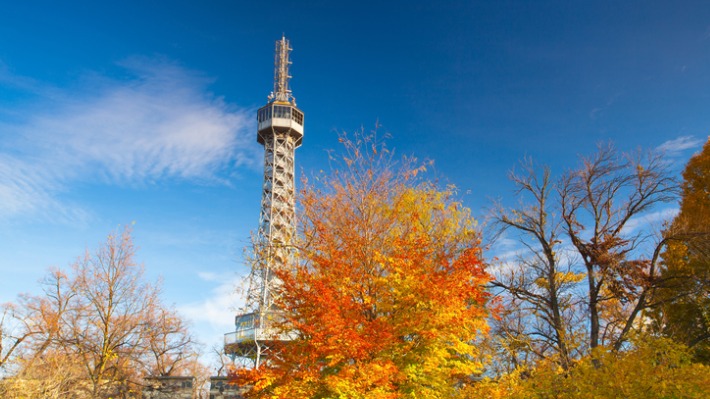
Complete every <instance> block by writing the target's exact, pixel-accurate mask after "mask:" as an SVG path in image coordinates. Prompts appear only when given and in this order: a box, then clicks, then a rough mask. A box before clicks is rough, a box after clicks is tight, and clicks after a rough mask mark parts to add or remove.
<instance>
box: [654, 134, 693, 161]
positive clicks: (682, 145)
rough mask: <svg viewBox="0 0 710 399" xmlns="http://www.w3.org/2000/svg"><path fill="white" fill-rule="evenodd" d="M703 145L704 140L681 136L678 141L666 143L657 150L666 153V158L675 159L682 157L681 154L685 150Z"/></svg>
mask: <svg viewBox="0 0 710 399" xmlns="http://www.w3.org/2000/svg"><path fill="white" fill-rule="evenodd" d="M702 144H703V140H700V139H697V138H695V137H693V136H681V137H678V138H676V139H673V140H668V141H666V142H665V143H663V144H661V145H659V146H658V147H656V150H658V151H660V152H662V153H664V154H665V155H666V156H669V157H675V156H678V155H680V153H681V152H683V151H685V150H689V149H692V148H697V147H700V146H701V145H702Z"/></svg>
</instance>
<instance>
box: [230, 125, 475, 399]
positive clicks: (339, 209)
mask: <svg viewBox="0 0 710 399" xmlns="http://www.w3.org/2000/svg"><path fill="white" fill-rule="evenodd" d="M341 142H342V143H343V144H344V150H345V151H344V154H343V155H342V156H340V157H334V158H333V160H334V162H336V163H337V164H338V165H339V166H340V167H341V168H339V169H337V168H336V169H335V170H334V171H333V172H332V173H331V174H321V175H319V176H318V177H317V178H316V179H315V181H314V182H311V181H304V186H305V187H304V188H303V190H302V191H301V195H300V207H301V211H300V221H299V233H300V236H299V238H298V245H297V247H298V260H297V261H296V262H295V263H294V264H293V265H291V267H289V268H286V269H283V270H279V271H277V274H278V277H279V278H280V279H281V281H283V285H282V287H283V292H282V293H281V295H280V296H279V298H280V299H279V300H278V301H279V303H278V306H279V307H280V308H281V309H283V310H284V311H285V315H286V316H285V317H286V320H285V323H284V325H283V326H282V328H283V329H285V330H288V331H291V332H292V333H293V334H295V339H294V340H292V341H289V342H288V343H287V344H286V345H285V346H283V347H282V348H280V350H278V352H277V353H276V354H275V355H274V356H272V357H271V358H270V360H269V361H268V362H266V363H265V364H263V365H262V366H261V367H259V368H258V369H255V370H238V371H237V373H236V379H237V381H239V382H240V383H242V384H246V385H248V386H250V387H251V390H250V392H248V393H247V396H248V397H269V398H332V397H340V398H415V397H426V398H444V397H451V395H452V394H453V393H454V392H455V391H456V390H457V389H458V387H461V386H462V385H464V384H466V383H467V382H470V379H471V377H472V376H474V375H475V374H477V373H480V372H481V371H482V367H483V359H481V357H480V356H479V351H478V349H477V347H476V340H477V339H478V338H479V337H480V336H481V334H482V333H483V332H485V331H486V329H487V323H486V317H487V315H488V312H487V310H486V302H487V293H486V291H485V289H484V284H485V283H486V282H487V281H488V276H487V275H486V273H485V271H484V269H483V262H482V259H481V250H480V248H479V244H480V239H479V233H478V232H477V230H476V228H475V221H474V220H473V219H472V217H471V216H470V212H469V210H468V209H467V208H465V207H464V206H462V205H461V203H460V202H458V201H457V200H456V198H455V190H454V188H453V187H447V188H444V189H440V188H438V187H436V185H435V184H433V183H431V182H427V181H425V180H422V179H421V178H420V177H419V176H418V174H419V173H421V172H424V170H425V165H421V166H417V165H416V164H415V160H413V159H405V160H403V161H402V162H401V163H399V164H397V163H395V162H394V161H393V160H392V154H391V152H389V151H388V150H387V149H386V148H385V146H384V145H382V143H380V142H377V141H376V140H375V138H374V136H367V137H362V136H356V137H355V139H354V140H353V141H351V140H349V139H347V138H345V137H343V138H342V139H341Z"/></svg>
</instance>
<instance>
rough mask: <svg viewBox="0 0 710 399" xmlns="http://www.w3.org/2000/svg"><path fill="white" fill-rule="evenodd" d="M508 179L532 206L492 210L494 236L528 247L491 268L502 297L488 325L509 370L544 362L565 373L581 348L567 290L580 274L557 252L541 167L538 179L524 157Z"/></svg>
mask: <svg viewBox="0 0 710 399" xmlns="http://www.w3.org/2000/svg"><path fill="white" fill-rule="evenodd" d="M510 179H511V180H512V181H513V183H514V184H515V186H516V193H517V195H518V196H519V197H521V198H525V199H526V200H530V201H532V203H531V204H530V205H522V206H520V207H518V208H515V209H506V208H504V207H503V206H502V205H500V204H499V205H497V206H496V207H495V208H494V222H495V223H494V224H493V226H494V227H495V229H496V230H497V231H496V233H497V234H504V233H506V232H513V233H514V236H515V237H516V238H517V239H518V240H519V241H520V242H521V243H523V245H524V247H525V248H527V249H528V251H523V252H521V253H519V254H517V255H516V257H515V258H514V259H512V260H510V261H509V262H508V263H505V264H498V265H497V268H496V269H495V270H494V276H495V279H494V280H493V281H492V282H491V285H492V286H493V287H494V289H498V290H502V291H503V293H504V294H505V295H503V296H502V298H504V299H503V306H502V310H501V313H500V317H499V318H497V319H496V320H495V321H494V328H495V330H496V335H497V336H498V337H499V341H498V345H499V346H500V347H501V349H502V353H503V354H504V356H506V357H507V362H508V363H510V365H511V366H512V369H515V368H517V367H521V366H528V365H531V364H533V363H534V362H535V361H537V360H540V359H550V358H552V359H555V360H556V361H558V362H559V364H560V365H561V366H562V367H563V368H564V369H567V368H569V366H570V364H571V361H572V359H573V358H574V357H575V356H576V355H578V350H579V347H580V344H581V343H580V340H581V337H580V333H579V330H578V329H579V323H578V321H579V319H578V318H579V315H578V314H577V313H576V309H578V308H579V302H580V299H579V298H578V297H575V295H574V292H573V289H574V288H575V287H576V286H577V283H579V282H580V281H581V280H582V278H583V277H584V275H583V274H581V273H579V272H577V271H576V269H575V268H574V263H573V259H570V256H569V254H568V253H566V252H565V250H564V249H563V245H562V244H563V241H562V240H563V239H564V237H563V234H564V231H563V226H562V220H561V219H560V218H559V214H557V213H556V212H555V208H556V202H555V194H556V191H555V190H556V186H555V182H554V181H552V178H551V173H550V170H549V169H548V168H544V169H543V170H542V172H541V173H540V174H539V175H538V171H537V170H536V169H535V166H534V164H533V162H532V160H530V159H526V160H524V161H523V162H522V163H521V170H520V171H519V172H512V173H511V174H510ZM529 355H532V356H529ZM508 371H511V369H508Z"/></svg>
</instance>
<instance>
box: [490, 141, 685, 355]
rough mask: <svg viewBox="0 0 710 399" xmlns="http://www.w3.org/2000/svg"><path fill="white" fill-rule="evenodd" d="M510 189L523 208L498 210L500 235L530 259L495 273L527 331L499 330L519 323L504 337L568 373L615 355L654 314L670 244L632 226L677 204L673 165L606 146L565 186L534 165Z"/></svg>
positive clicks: (563, 179) (654, 156) (528, 163)
mask: <svg viewBox="0 0 710 399" xmlns="http://www.w3.org/2000/svg"><path fill="white" fill-rule="evenodd" d="M511 180H512V181H513V183H514V184H515V186H516V190H517V191H516V197H517V198H518V199H520V201H521V202H520V205H519V206H517V207H515V208H512V209H505V208H504V207H502V206H497V207H496V208H495V209H494V220H495V223H494V226H496V227H497V232H498V233H503V232H505V233H506V234H514V235H515V236H516V238H517V239H518V240H519V242H520V243H521V244H522V247H523V248H524V250H523V251H522V252H521V254H520V256H518V257H517V259H516V260H515V261H514V262H511V263H510V264H507V265H499V266H498V267H499V269H500V270H498V272H497V273H496V274H497V276H496V277H497V279H496V281H495V282H494V283H493V286H494V287H496V288H498V289H500V292H501V293H502V294H503V295H504V296H505V297H506V298H509V300H514V301H515V302H516V303H517V304H518V305H519V308H518V310H519V311H522V312H523V316H521V315H518V316H516V317H517V318H520V317H526V318H527V319H526V320H527V322H526V323H523V324H520V323H518V325H522V326H524V328H522V329H515V328H513V327H514V326H515V325H516V323H508V325H505V326H502V325H501V322H504V321H506V320H508V321H510V320H516V318H515V317H513V318H512V319H511V318H509V319H506V318H502V319H501V320H502V321H501V322H499V323H498V325H499V327H500V328H502V330H504V331H506V333H507V334H509V335H510V334H518V335H519V336H520V337H525V338H526V339H527V342H528V345H531V343H536V344H535V345H534V346H531V348H532V349H530V350H531V351H532V353H534V354H536V356H537V357H539V358H545V357H549V356H550V355H549V353H553V354H555V355H556V356H558V357H559V363H560V365H561V366H563V367H568V366H569V364H570V361H571V360H572V359H573V358H574V357H575V356H576V355H577V354H579V353H581V351H584V350H586V349H588V348H589V349H590V348H595V347H597V346H599V345H600V344H604V345H611V346H612V347H614V348H616V349H617V350H618V349H619V348H621V346H622V345H623V343H624V342H625V340H626V338H627V336H628V333H629V331H631V330H632V329H633V328H634V326H635V325H637V324H638V318H639V314H640V313H641V312H642V311H643V310H644V309H647V308H648V307H649V306H650V302H649V295H650V292H651V290H652V289H653V287H654V286H655V284H657V282H658V281H657V278H658V265H657V264H658V258H659V253H660V251H661V248H662V247H663V245H665V244H666V243H667V242H668V240H670V239H672V237H669V236H667V235H666V236H661V239H655V241H654V237H659V233H660V229H659V230H657V231H650V230H648V229H638V228H635V226H634V224H637V223H638V222H639V221H640V218H641V217H642V216H643V215H645V214H647V213H648V212H649V211H650V210H652V209H654V207H655V206H656V205H658V204H661V203H666V202H671V201H674V200H675V199H676V198H677V193H678V184H677V182H676V180H675V179H674V178H672V176H671V174H670V173H669V171H668V170H667V164H666V163H665V162H664V161H663V159H662V158H661V156H660V155H659V154H656V153H650V152H649V153H641V152H638V153H634V154H620V153H619V152H617V151H616V150H615V149H614V148H613V146H611V145H600V146H599V147H598V149H597V151H596V153H595V154H594V155H592V156H591V157H588V158H582V164H581V166H580V167H578V168H576V169H573V170H571V171H569V172H567V173H566V174H564V175H563V176H562V177H561V178H560V179H558V180H555V181H553V179H552V178H551V174H550V171H549V169H547V168H544V169H543V170H542V172H539V171H538V170H537V168H536V167H535V166H534V165H533V163H532V162H531V161H529V160H526V161H524V162H523V163H522V173H513V174H511ZM585 282H586V284H585ZM580 312H583V313H581V314H580ZM509 316H510V315H509ZM585 341H586V342H585Z"/></svg>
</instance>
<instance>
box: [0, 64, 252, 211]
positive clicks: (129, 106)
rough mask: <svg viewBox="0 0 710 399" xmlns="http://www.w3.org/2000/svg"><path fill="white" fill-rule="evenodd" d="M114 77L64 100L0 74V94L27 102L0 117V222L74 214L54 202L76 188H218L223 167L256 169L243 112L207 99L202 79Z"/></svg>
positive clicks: (139, 67)
mask: <svg viewBox="0 0 710 399" xmlns="http://www.w3.org/2000/svg"><path fill="white" fill-rule="evenodd" d="M121 67H122V68H123V69H124V72H125V73H126V75H127V76H128V77H127V78H123V79H113V78H107V77H103V76H99V75H96V74H91V75H87V76H85V77H84V78H83V80H82V82H81V84H80V86H81V87H80V88H79V89H76V88H74V89H72V90H68V89H67V90H61V89H56V88H52V87H49V85H46V89H45V88H44V87H43V86H42V85H41V84H40V83H37V82H35V81H32V80H31V79H28V78H23V77H13V76H9V74H8V73H7V71H2V70H0V75H2V79H0V93H1V91H2V90H3V86H5V87H7V88H8V90H15V91H17V90H28V91H32V93H30V94H32V95H33V96H35V97H33V98H35V100H34V101H35V102H34V103H32V104H29V105H28V104H24V105H22V108H18V109H14V110H7V109H6V110H4V112H3V114H1V115H0V137H2V140H3V142H4V143H3V144H2V145H1V146H0V201H2V203H3V205H4V206H3V207H2V208H0V217H2V216H12V215H17V214H23V213H36V212H42V213H48V214H49V213H52V214H56V213H57V212H59V213H60V214H61V213H63V214H69V213H71V212H74V211H76V210H72V209H71V208H72V207H71V206H68V205H67V204H65V203H62V202H60V201H59V200H58V199H57V195H58V194H59V193H61V192H63V191H67V190H70V189H71V184H73V183H77V182H83V181H100V182H104V183H108V184H129V185H130V184H144V183H152V182H156V181H158V180H160V179H165V178H176V179H188V180H195V181H203V182H220V181H223V180H224V177H223V176H224V175H225V171H227V170H229V168H228V167H232V166H241V165H249V166H255V165H257V164H258V162H257V160H258V153H259V152H258V148H257V146H256V145H255V144H253V143H252V141H253V140H251V135H250V134H249V133H250V131H251V126H250V123H251V117H250V116H251V112H250V110H245V109H242V108H239V107H236V106H234V105H231V104H228V103H226V102H225V101H224V99H222V98H220V97H216V96H214V95H212V94H210V93H209V92H208V90H207V85H208V84H209V83H210V80H209V79H207V78H205V77H203V76H200V75H199V74H197V73H195V72H192V71H189V70H186V69H185V68H182V67H180V66H178V65H176V64H174V63H171V62H167V61H165V60H154V59H140V58H134V59H131V60H128V61H125V62H124V63H122V64H121ZM46 93H51V94H46ZM3 115H4V116H5V118H4V119H5V120H3Z"/></svg>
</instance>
